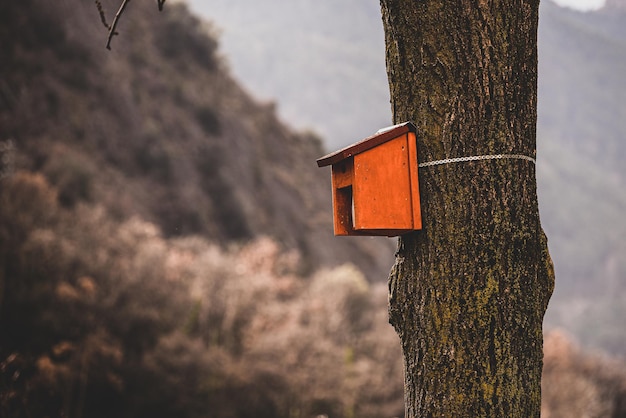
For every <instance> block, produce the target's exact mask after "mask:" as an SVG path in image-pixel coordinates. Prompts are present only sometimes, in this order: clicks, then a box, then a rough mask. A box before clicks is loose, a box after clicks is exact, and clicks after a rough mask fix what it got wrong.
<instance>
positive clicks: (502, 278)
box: [381, 0, 554, 418]
mask: <svg viewBox="0 0 626 418" xmlns="http://www.w3.org/2000/svg"><path fill="white" fill-rule="evenodd" d="M381 6H382V12H383V23H384V26H385V36H386V45H387V71H388V76H389V85H390V90H391V98H392V99H391V104H392V109H393V117H394V120H395V122H402V121H406V120H411V121H414V122H415V124H416V125H417V127H418V152H419V161H420V162H426V161H434V160H440V159H444V158H454V157H464V156H475V155H494V154H522V155H527V156H531V157H534V156H535V139H536V121H537V117H536V113H537V48H536V47H537V23H538V8H539V2H538V1H519V0H518V1H513V0H502V1H480V0H475V1H469V0H454V1H434V0H433V1H431V0H420V1H415V0H381ZM419 175H420V189H421V200H422V216H423V223H424V227H423V230H422V231H419V232H416V233H412V234H408V235H405V236H403V237H401V238H400V239H399V243H398V252H397V254H396V262H395V265H394V267H393V269H392V271H391V274H390V278H389V292H390V294H389V295H390V305H389V312H390V322H391V323H392V324H393V326H394V327H395V329H396V331H397V332H398V334H399V336H400V339H401V343H402V348H403V353H404V362H405V397H406V417H407V418H411V417H435V416H438V417H439V416H441V417H524V418H526V417H538V416H539V414H540V407H541V371H542V357H543V352H542V346H543V344H542V321H543V315H544V313H545V310H546V307H547V304H548V300H549V298H550V295H551V293H552V289H553V285H554V273H553V269H552V263H551V261H550V257H549V255H548V251H547V242H546V239H545V235H544V234H543V231H542V229H541V225H540V222H539V212H538V206H537V194H536V180H535V166H534V164H533V163H532V162H530V161H527V160H520V159H501V160H482V161H472V162H461V163H452V164H446V165H438V166H430V167H423V168H420V173H419Z"/></svg>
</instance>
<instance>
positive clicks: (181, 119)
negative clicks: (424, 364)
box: [0, 0, 393, 280]
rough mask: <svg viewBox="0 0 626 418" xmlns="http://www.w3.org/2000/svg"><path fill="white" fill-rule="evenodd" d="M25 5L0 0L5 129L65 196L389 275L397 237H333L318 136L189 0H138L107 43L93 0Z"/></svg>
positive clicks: (166, 226)
mask: <svg viewBox="0 0 626 418" xmlns="http://www.w3.org/2000/svg"><path fill="white" fill-rule="evenodd" d="M15 7H17V6H14V5H12V4H3V5H1V6H0V8H1V10H0V20H2V21H1V22H0V23H1V26H2V29H0V31H1V32H0V41H1V42H2V44H3V45H7V47H6V48H2V51H0V62H3V65H2V66H1V67H0V80H1V81H0V92H1V100H0V106H1V109H0V140H3V141H7V140H9V139H11V140H12V141H13V143H14V144H15V145H16V149H17V161H18V165H17V168H22V169H29V170H33V171H38V172H41V173H43V174H45V175H46V176H47V177H48V178H49V179H50V181H51V182H52V184H53V185H55V186H56V187H58V188H59V192H60V199H61V201H62V202H63V203H64V204H65V205H66V206H68V207H72V206H73V205H75V204H77V203H79V202H84V201H86V202H91V203H93V204H100V205H102V206H104V207H106V208H107V210H108V211H109V212H110V213H112V214H113V215H114V216H116V217H118V218H120V219H121V218H127V217H130V216H139V217H141V218H143V219H145V220H147V221H150V222H155V223H156V224H158V225H159V226H160V227H161V228H162V229H163V231H164V233H165V234H166V235H167V236H174V235H187V234H202V235H204V236H206V237H208V238H209V239H211V240H214V241H217V242H221V243H223V244H224V245H226V244H228V243H229V242H232V241H242V240H243V241H245V240H249V239H251V238H253V237H257V236H259V235H269V236H272V237H275V239H277V240H278V241H279V242H281V243H282V245H283V246H284V248H287V249H295V250H298V251H299V252H300V253H301V254H302V260H303V262H302V266H301V268H302V269H304V271H312V270H314V269H316V268H317V267H319V266H323V265H333V264H337V263H343V262H349V261H351V262H353V263H355V264H357V265H359V266H360V268H362V269H363V270H364V271H367V274H368V277H370V278H376V279H378V280H380V279H384V278H386V275H387V272H388V269H389V266H390V264H391V255H392V252H393V248H392V247H393V245H392V244H391V242H390V241H388V240H385V239H378V240H368V239H365V240H341V239H336V238H335V237H333V235H332V219H331V212H330V210H331V205H330V190H329V186H328V185H329V173H327V172H326V171H324V170H320V169H318V168H317V167H316V165H315V159H316V158H317V157H319V156H320V155H322V154H323V149H322V146H321V143H320V141H319V140H318V139H316V138H315V137H313V136H312V135H309V134H299V133H296V132H294V131H292V130H291V129H289V128H287V127H286V126H285V125H283V124H282V123H281V122H280V121H279V120H278V118H277V116H276V112H275V109H274V106H273V105H271V104H260V103H258V102H256V101H254V100H253V99H251V98H250V96H249V95H247V94H246V93H245V92H244V91H243V90H242V89H241V88H240V87H239V86H238V85H237V84H236V83H235V82H234V81H233V80H232V78H231V77H230V75H228V73H227V72H226V71H225V70H224V66H223V64H222V62H221V60H220V58H219V56H218V54H217V43H216V41H215V40H214V38H212V37H210V36H209V35H207V30H210V28H208V27H207V26H206V25H205V24H203V23H201V22H200V21H199V20H197V19H196V18H194V17H192V16H191V15H190V14H189V13H188V12H187V11H186V9H185V7H184V5H182V4H174V5H171V6H170V7H168V11H167V13H159V12H157V11H156V10H155V9H156V8H155V7H153V5H152V4H149V5H148V4H145V5H144V4H142V3H137V4H133V5H132V7H130V8H129V9H128V13H127V15H124V16H123V19H122V20H121V22H120V25H119V27H118V31H119V32H120V36H117V37H115V39H114V40H113V51H111V52H109V51H107V50H106V49H104V47H103V41H104V40H105V38H106V31H105V30H104V28H103V27H102V25H101V23H100V21H99V16H98V13H97V10H96V9H95V6H93V5H92V4H81V5H80V6H78V5H76V4H75V3H74V2H72V1H63V2H58V3H55V4H54V5H52V4H45V3H42V2H38V1H34V0H30V1H26V2H24V3H23V4H22V5H21V6H20V8H22V9H24V10H27V11H28V14H21V15H20V16H21V18H20V19H15V18H14V16H15V15H16V13H17V12H16V11H15V9H14V8H15ZM115 7H116V2H115V1H109V2H104V8H105V10H107V11H108V12H109V13H110V14H112V13H113V11H114V10H115ZM180 45H185V47H184V48H181V47H180ZM364 254H367V255H366V256H364Z"/></svg>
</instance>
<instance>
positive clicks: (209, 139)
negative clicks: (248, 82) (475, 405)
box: [0, 0, 626, 418]
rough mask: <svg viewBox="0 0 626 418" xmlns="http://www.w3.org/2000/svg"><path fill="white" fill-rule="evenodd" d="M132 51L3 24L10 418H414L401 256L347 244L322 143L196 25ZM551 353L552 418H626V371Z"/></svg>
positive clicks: (0, 93)
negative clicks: (396, 326)
mask: <svg viewBox="0 0 626 418" xmlns="http://www.w3.org/2000/svg"><path fill="white" fill-rule="evenodd" d="M103 5H104V8H105V10H106V11H107V12H108V14H109V15H112V13H113V12H114V11H115V10H116V8H117V6H118V5H119V4H118V2H116V1H113V0H111V1H103ZM118 30H119V32H120V36H118V37H116V38H115V39H114V40H113V51H107V50H106V49H104V44H105V37H106V33H105V30H104V28H103V27H102V25H101V23H100V19H99V17H98V13H97V10H96V7H95V6H94V4H93V3H91V2H87V3H81V2H76V1H75V0H61V1H58V2H55V3H54V4H52V3H50V2H45V1H43V0H24V1H22V2H20V3H19V4H18V3H15V2H4V3H0V45H2V48H0V417H11V418H13V417H20V418H21V417H96V418H99V417H102V418H104V417H113V416H115V417H129V418H130V417H133V418H142V417H146V418H147V417H150V418H159V417H182V418H185V417H216V418H217V417H219V418H230V417H233V418H234V417H237V418H247V417H255V418H283V417H284V418H309V417H318V416H324V415H326V416H328V417H333V418H334V417H360V418H368V417H371V418H377V417H383V416H385V417H390V416H402V413H403V412H402V411H403V399H402V397H403V395H402V391H403V385H402V361H401V354H400V348H399V344H398V339H397V337H396V335H395V334H394V332H393V329H392V328H391V326H389V325H388V323H387V312H386V304H387V290H386V285H385V284H384V283H383V281H382V280H380V278H384V277H386V274H387V270H388V268H389V265H390V264H391V258H392V253H393V248H392V244H391V242H390V241H388V240H385V239H367V238H362V239H357V240H354V239H340V238H334V237H333V236H332V231H331V229H330V228H331V218H330V196H329V193H328V183H329V181H328V173H327V172H325V171H324V170H319V169H318V168H317V167H316V166H315V164H314V160H315V158H317V157H318V156H320V155H321V153H323V149H322V148H323V147H322V145H321V141H320V140H319V139H317V138H316V137H315V136H313V135H312V134H307V133H298V132H295V131H293V129H292V128H289V127H288V126H286V125H284V124H283V123H281V122H280V121H279V120H278V117H277V116H276V110H275V106H274V105H272V104H268V103H259V102H258V101H256V100H255V99H253V98H251V97H250V96H249V95H248V94H247V93H246V92H245V91H244V90H243V89H242V88H241V87H240V86H239V85H238V83H236V82H235V81H233V78H232V76H231V75H230V74H229V72H228V70H227V69H226V67H227V66H226V65H225V64H224V62H223V59H222V58H221V57H220V53H219V49H218V44H217V40H216V37H215V36H214V29H213V27H212V26H211V25H210V24H207V23H202V22H201V21H199V20H198V19H197V18H195V17H194V16H192V15H191V14H190V13H189V12H188V10H187V9H186V7H185V6H184V5H182V4H171V3H170V2H168V3H167V4H166V8H165V11H164V12H163V13H158V12H157V11H156V6H155V4H154V3H152V2H147V3H146V2H132V3H131V4H130V6H129V8H128V9H127V14H126V15H124V17H123V19H122V21H121V23H120V26H119V27H118ZM343 263H348V264H343ZM340 264H341V265H340ZM550 335H554V338H547V339H546V347H545V349H546V365H545V366H546V367H545V372H546V373H545V379H544V383H543V385H544V388H543V392H544V405H543V414H544V415H546V416H550V417H566V416H567V417H570V416H589V417H606V416H610V417H624V416H626V402H625V399H626V370H625V368H624V366H623V363H621V362H616V361H614V360H610V359H608V358H605V357H602V356H600V355H589V354H588V353H586V352H584V351H582V350H581V349H579V348H578V347H577V345H576V344H575V343H574V342H572V341H571V337H568V336H567V335H566V334H563V333H556V334H550Z"/></svg>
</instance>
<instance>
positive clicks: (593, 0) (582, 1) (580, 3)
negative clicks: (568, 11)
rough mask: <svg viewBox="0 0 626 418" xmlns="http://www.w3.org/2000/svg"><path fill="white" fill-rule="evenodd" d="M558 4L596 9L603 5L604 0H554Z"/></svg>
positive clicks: (582, 8)
mask: <svg viewBox="0 0 626 418" xmlns="http://www.w3.org/2000/svg"><path fill="white" fill-rule="evenodd" d="M554 2H555V3H556V4H558V5H559V6H565V7H571V8H573V9H578V10H585V11H586V10H596V9H599V8H600V7H602V6H603V5H604V0H554Z"/></svg>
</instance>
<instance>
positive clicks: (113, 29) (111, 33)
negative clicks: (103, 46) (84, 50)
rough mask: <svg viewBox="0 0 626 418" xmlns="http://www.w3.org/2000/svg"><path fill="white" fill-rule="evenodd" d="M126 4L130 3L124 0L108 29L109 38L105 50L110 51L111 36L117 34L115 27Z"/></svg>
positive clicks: (128, 0)
mask: <svg viewBox="0 0 626 418" xmlns="http://www.w3.org/2000/svg"><path fill="white" fill-rule="evenodd" d="M128 2H130V0H124V1H123V2H122V5H121V6H120V9H119V10H118V11H117V13H116V14H115V18H114V19H113V23H111V27H110V28H109V37H108V38H107V49H111V39H113V35H117V32H115V28H116V27H117V22H118V21H119V19H120V16H122V13H124V9H125V8H126V5H127V4H128Z"/></svg>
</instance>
